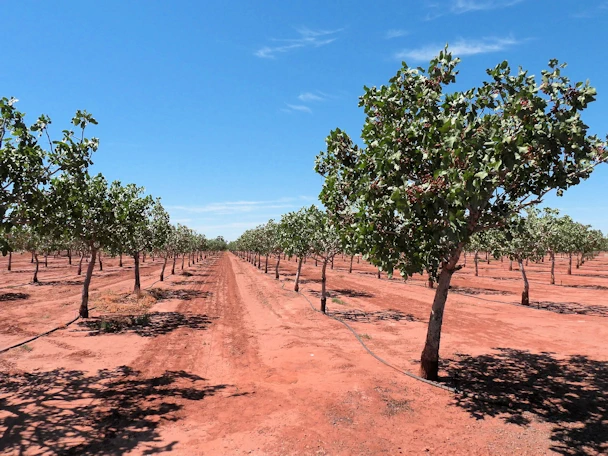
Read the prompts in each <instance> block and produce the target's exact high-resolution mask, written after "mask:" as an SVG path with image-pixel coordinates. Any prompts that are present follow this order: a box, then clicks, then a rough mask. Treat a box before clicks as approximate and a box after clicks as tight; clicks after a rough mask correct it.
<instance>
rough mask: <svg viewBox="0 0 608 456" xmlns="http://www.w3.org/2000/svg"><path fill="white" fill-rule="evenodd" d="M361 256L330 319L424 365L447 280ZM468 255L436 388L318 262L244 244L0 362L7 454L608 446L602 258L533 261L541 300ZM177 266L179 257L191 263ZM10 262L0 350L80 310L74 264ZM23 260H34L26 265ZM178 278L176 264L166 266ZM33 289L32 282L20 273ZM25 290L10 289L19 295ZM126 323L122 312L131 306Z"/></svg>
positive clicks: (118, 284)
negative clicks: (380, 266)
mask: <svg viewBox="0 0 608 456" xmlns="http://www.w3.org/2000/svg"><path fill="white" fill-rule="evenodd" d="M347 260H348V259H346V261H342V260H341V258H340V259H338V260H337V261H336V262H335V266H334V269H333V270H329V269H328V289H329V291H330V298H329V300H328V308H329V313H330V314H332V315H334V316H336V317H339V318H342V319H345V321H347V322H348V323H349V324H350V325H351V326H352V327H353V329H354V330H355V331H356V332H357V333H358V334H359V335H360V336H361V338H362V340H363V341H364V342H365V344H366V345H367V346H368V347H369V348H370V349H371V350H373V351H374V352H375V353H376V354H377V355H378V356H380V357H382V358H384V359H385V360H386V361H388V362H389V363H391V364H393V365H395V366H397V367H399V368H400V369H405V370H407V371H411V372H417V369H418V359H419V356H420V352H421V350H422V346H423V343H424V337H425V334H426V322H427V321H428V316H429V312H430V304H431V302H432V298H433V293H434V291H433V290H430V289H428V288H426V287H425V286H424V285H425V282H426V281H425V279H424V278H423V277H421V276H418V277H414V278H412V279H409V280H408V281H407V282H404V281H403V280H402V279H397V278H393V279H390V280H389V279H388V278H387V277H386V275H385V274H383V276H382V279H378V278H377V277H376V272H375V269H374V268H373V267H372V266H370V265H369V264H366V263H364V262H361V263H359V264H358V263H357V262H356V260H355V264H354V271H353V273H352V274H349V273H348V261H347ZM470 260H471V259H470V258H469V265H468V266H467V267H466V268H464V269H463V270H462V271H460V272H458V273H457V274H456V275H455V276H454V279H453V283H452V286H453V288H452V290H451V292H450V295H449V297H448V303H447V306H446V313H445V318H444V329H443V336H442V346H441V356H442V365H441V372H440V374H441V376H442V382H443V384H445V385H448V386H456V387H458V388H459V389H461V390H463V391H467V392H469V393H477V394H479V396H480V397H474V396H473V395H468V396H463V395H461V394H455V393H451V392H449V391H445V390H442V389H438V388H435V387H433V386H429V385H427V384H425V383H422V382H419V381H417V380H414V379H412V378H410V377H407V376H405V375H403V374H401V373H399V372H397V371H396V370H393V369H391V368H390V367H387V366H385V365H384V364H381V363H380V362H378V361H377V360H376V359H374V358H373V357H371V356H370V355H369V354H368V353H367V352H366V351H365V350H364V349H363V347H362V346H361V345H360V343H359V342H358V341H357V339H356V338H355V337H354V336H353V334H352V333H351V332H350V331H348V329H347V328H346V327H344V326H343V325H342V324H341V323H339V322H337V321H335V320H332V319H330V318H327V317H326V316H323V315H321V314H320V313H318V312H315V311H313V310H312V309H311V307H310V305H309V301H310V302H312V303H313V305H314V306H315V307H317V308H318V306H319V302H318V301H319V299H318V292H319V290H320V280H319V279H320V267H315V266H314V261H313V260H310V259H309V260H308V261H307V263H306V264H305V265H304V268H303V277H302V279H303V280H302V285H301V291H302V294H297V293H294V292H293V291H292V289H293V278H294V274H295V269H296V263H295V262H294V261H291V262H289V261H286V260H282V261H281V268H280V271H281V280H279V281H277V280H275V279H274V261H275V260H274V259H271V261H270V262H269V273H268V274H264V273H263V272H262V271H260V270H258V269H256V268H254V267H253V265H251V264H249V263H247V262H245V261H243V260H242V259H240V258H238V257H236V256H234V255H232V254H230V253H224V254H221V255H219V256H217V257H209V258H207V259H205V260H204V261H203V262H201V263H197V264H195V265H193V266H191V267H190V268H188V267H186V270H187V275H184V274H182V273H181V270H179V267H178V270H177V271H176V275H169V276H168V277H167V278H166V280H165V282H157V280H158V272H159V270H160V267H161V263H160V262H159V260H158V259H157V260H156V261H155V262H151V261H147V262H146V264H145V267H144V269H143V271H142V274H143V278H142V286H143V287H144V288H153V289H155V296H157V297H159V296H160V297H163V298H164V299H159V300H158V301H157V302H156V303H155V304H153V306H152V308H151V309H149V311H148V319H147V320H145V321H139V320H136V319H133V318H131V319H128V318H127V320H126V321H128V322H129V323H128V324H125V325H123V326H122V327H120V328H119V329H118V330H117V331H118V332H105V331H99V327H100V324H101V323H100V322H101V318H102V317H103V318H105V319H106V320H107V319H109V318H115V317H116V316H112V315H107V314H103V315H102V314H100V310H99V309H94V310H92V312H91V314H92V318H91V319H89V320H87V321H82V320H79V321H77V322H75V323H74V324H72V325H71V326H69V327H68V328H66V329H62V330H60V331H57V332H54V333H52V334H51V335H49V336H45V337H42V338H40V339H37V340H36V341H34V342H31V343H29V344H27V345H26V346H23V347H20V348H16V349H13V350H10V351H8V352H6V353H4V354H1V355H0V454H24V455H30V454H32V455H33V454H45V455H46V454H90V455H102V454H103V455H106V454H157V453H159V454H160V453H168V452H171V453H173V454H183V455H213V454H257V455H263V454H270V455H275V454H277V455H291V454H305V455H329V454H331V455H350V454H357V455H358V454H362V455H367V454H388V455H393V454H440V455H442V454H450V455H453V454H463V455H485V454H498V455H513V454H517V455H542V454H566V455H570V454H572V455H575V454H602V453H605V452H607V451H608V397H607V395H606V386H607V385H608V347H607V344H606V341H608V327H607V326H606V320H605V319H606V317H607V316H608V303H607V302H606V296H608V294H607V293H606V290H608V256H601V257H599V258H597V259H594V260H592V261H588V262H587V263H586V264H584V265H583V266H582V267H581V268H580V269H575V270H574V271H573V275H572V276H568V275H566V260H565V259H562V258H560V259H559V264H558V267H557V273H556V282H557V284H556V285H549V273H548V271H549V269H548V268H549V264H548V263H547V262H545V263H540V264H532V263H531V264H530V265H529V267H528V272H529V276H530V281H531V284H530V285H531V291H530V293H531V301H532V305H531V306H530V307H529V308H527V307H522V306H520V305H518V304H517V303H518V301H519V298H520V294H521V287H522V281H521V278H520V274H519V272H518V271H517V269H516V270H514V271H508V263H507V262H505V263H501V262H499V261H492V262H491V264H489V265H488V264H485V263H481V264H480V276H479V277H474V276H473V267H472V264H471V261H470ZM178 264H179V263H178ZM130 267H131V263H127V262H125V268H119V267H118V266H117V261H116V259H110V258H108V259H106V260H105V261H104V271H103V272H99V271H97V270H96V271H95V275H94V277H93V282H92V288H93V290H94V291H93V292H92V296H93V297H92V300H93V303H92V306H94V305H95V302H98V301H99V299H101V298H103V296H106V295H107V293H110V292H111V293H126V292H128V291H129V290H130V289H131V288H132V285H133V279H132V269H130ZM13 269H14V272H10V273H8V272H6V258H2V259H0V271H1V272H0V312H1V315H2V320H1V321H0V348H2V347H6V346H8V345H12V344H13V343H15V342H18V341H20V340H24V339H26V338H27V337H28V336H30V335H33V334H37V333H41V332H43V331H45V330H48V329H51V328H53V327H56V326H57V325H59V324H61V323H65V322H67V321H69V320H71V319H72V318H74V317H75V315H76V313H77V308H78V298H79V295H80V283H81V281H82V277H81V278H78V276H76V272H75V271H76V267H75V266H72V267H71V268H68V267H67V266H66V259H65V258H57V259H51V260H50V262H49V267H48V268H47V269H45V268H44V267H41V273H40V280H41V282H42V283H43V285H23V284H26V283H27V282H28V281H29V280H30V279H31V271H32V265H31V264H30V263H29V257H28V256H27V255H23V256H20V255H16V256H15V258H14V264H13ZM18 271H22V272H18ZM168 272H170V265H169V267H168V271H167V273H168ZM17 285H19V286H17ZM7 287H13V288H7ZM123 318H126V317H125V316H124V315H123Z"/></svg>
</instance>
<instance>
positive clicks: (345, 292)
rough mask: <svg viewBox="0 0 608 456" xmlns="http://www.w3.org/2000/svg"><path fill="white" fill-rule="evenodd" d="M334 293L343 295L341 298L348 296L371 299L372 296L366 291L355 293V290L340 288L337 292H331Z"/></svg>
mask: <svg viewBox="0 0 608 456" xmlns="http://www.w3.org/2000/svg"><path fill="white" fill-rule="evenodd" d="M332 291H333V292H334V293H337V294H340V295H343V296H348V297H349V298H373V297H374V295H373V294H371V293H368V292H366V291H357V290H353V289H351V288H340V289H337V290H332Z"/></svg>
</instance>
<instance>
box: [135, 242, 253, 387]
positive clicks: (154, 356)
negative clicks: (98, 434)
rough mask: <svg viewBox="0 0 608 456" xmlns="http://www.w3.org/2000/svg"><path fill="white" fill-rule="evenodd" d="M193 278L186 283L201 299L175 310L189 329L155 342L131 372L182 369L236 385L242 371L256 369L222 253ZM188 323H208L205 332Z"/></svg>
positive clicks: (162, 336)
mask: <svg viewBox="0 0 608 456" xmlns="http://www.w3.org/2000/svg"><path fill="white" fill-rule="evenodd" d="M192 274H193V275H192V276H191V277H190V278H189V279H188V280H186V281H184V282H182V283H183V284H184V285H185V289H186V290H188V291H190V290H191V291H192V292H193V294H198V295H199V296H197V297H194V298H193V299H190V300H182V301H181V302H180V303H179V304H178V305H177V308H176V310H175V311H176V312H177V313H179V314H182V315H183V316H184V317H185V318H184V320H185V325H184V326H182V327H179V328H177V329H175V330H174V331H171V332H170V333H168V334H163V335H160V336H157V337H154V339H153V340H152V341H150V343H149V344H148V345H147V346H146V348H145V349H144V351H143V352H142V353H141V354H140V356H139V357H138V358H137V360H136V361H135V363H134V366H133V367H134V368H135V369H136V370H139V371H141V372H142V374H144V375H146V376H154V375H159V374H161V373H162V372H164V371H167V370H170V371H178V370H183V371H186V372H188V373H193V374H196V375H200V376H203V377H205V378H207V377H211V378H213V380H214V381H221V382H223V383H227V382H230V383H234V382H235V381H236V380H237V379H238V377H239V372H242V370H243V369H247V368H248V367H249V366H252V365H256V364H257V363H256V353H255V350H253V348H252V346H251V344H250V342H249V339H250V333H249V331H248V329H247V327H246V325H245V321H244V318H243V305H242V302H241V299H240V297H239V296H238V291H237V287H236V285H235V278H234V272H233V271H232V268H231V266H230V263H229V261H228V259H227V257H226V255H225V254H224V255H221V256H220V257H218V258H211V259H210V260H209V262H208V263H205V264H203V265H201V266H199V267H197V268H196V269H195V272H193V273H192ZM201 278H204V280H201ZM190 284H191V285H190ZM172 286H175V285H172ZM189 321H194V322H195V323H198V322H201V321H206V323H205V325H204V328H201V327H199V325H197V324H192V325H190V324H188V322H189Z"/></svg>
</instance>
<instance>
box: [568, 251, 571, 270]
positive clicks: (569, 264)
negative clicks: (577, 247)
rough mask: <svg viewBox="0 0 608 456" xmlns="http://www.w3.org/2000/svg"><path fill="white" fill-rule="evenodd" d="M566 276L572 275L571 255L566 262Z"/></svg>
mask: <svg viewBox="0 0 608 456" xmlns="http://www.w3.org/2000/svg"><path fill="white" fill-rule="evenodd" d="M568 275H572V254H570V255H569V260H568Z"/></svg>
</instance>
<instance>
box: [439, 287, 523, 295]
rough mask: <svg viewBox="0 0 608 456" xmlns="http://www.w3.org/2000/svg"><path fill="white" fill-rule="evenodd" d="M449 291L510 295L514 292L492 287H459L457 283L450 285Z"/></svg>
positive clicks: (470, 293)
mask: <svg viewBox="0 0 608 456" xmlns="http://www.w3.org/2000/svg"><path fill="white" fill-rule="evenodd" d="M450 291H451V292H452V293H458V294H469V295H479V294H485V295H511V294H514V293H513V292H511V291H504V290H495V289H493V288H474V287H459V286H458V285H450Z"/></svg>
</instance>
